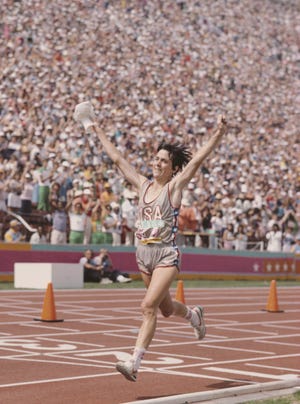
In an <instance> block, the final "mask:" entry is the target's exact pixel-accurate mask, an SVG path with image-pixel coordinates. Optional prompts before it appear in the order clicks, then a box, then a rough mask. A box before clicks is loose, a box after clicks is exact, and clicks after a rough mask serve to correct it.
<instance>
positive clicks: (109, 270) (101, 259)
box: [94, 248, 132, 283]
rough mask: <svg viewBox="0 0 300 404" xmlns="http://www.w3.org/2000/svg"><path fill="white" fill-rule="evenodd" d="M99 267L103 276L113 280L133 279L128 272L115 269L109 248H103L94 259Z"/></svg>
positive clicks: (122, 281) (126, 281) (126, 280)
mask: <svg viewBox="0 0 300 404" xmlns="http://www.w3.org/2000/svg"><path fill="white" fill-rule="evenodd" d="M94 262H95V264H96V265H97V267H99V268H100V269H101V273H102V277H104V278H108V279H110V280H111V281H112V282H119V283H128V282H131V281H132V279H131V278H130V277H129V276H128V274H126V273H121V272H120V271H119V270H117V269H115V268H114V266H113V262H112V259H111V256H110V254H109V252H108V250H107V249H105V248H101V249H100V251H99V255H97V256H96V257H95V259H94Z"/></svg>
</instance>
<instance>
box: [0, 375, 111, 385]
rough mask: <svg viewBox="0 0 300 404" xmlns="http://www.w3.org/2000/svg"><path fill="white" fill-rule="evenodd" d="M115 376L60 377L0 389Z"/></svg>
mask: <svg viewBox="0 0 300 404" xmlns="http://www.w3.org/2000/svg"><path fill="white" fill-rule="evenodd" d="M116 374H117V373H116V372H110V373H99V374H94V375H85V376H74V377H62V378H57V379H44V380H33V381H30V382H20V383H9V384H0V388H4V387H17V386H30V385H35V384H45V383H56V382H66V381H70V380H83V379H93V378H96V377H105V376H115V375H116Z"/></svg>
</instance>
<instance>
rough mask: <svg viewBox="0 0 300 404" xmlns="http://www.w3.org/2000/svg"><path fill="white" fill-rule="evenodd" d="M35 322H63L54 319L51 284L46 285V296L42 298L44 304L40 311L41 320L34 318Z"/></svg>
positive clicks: (54, 311)
mask: <svg viewBox="0 0 300 404" xmlns="http://www.w3.org/2000/svg"><path fill="white" fill-rule="evenodd" d="M34 320H36V321H46V322H50V323H51V322H58V321H64V320H57V319H56V310H55V303H54V294H53V287H52V283H48V286H47V290H46V294H45V297H44V304H43V310H42V318H34Z"/></svg>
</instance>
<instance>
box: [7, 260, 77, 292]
mask: <svg viewBox="0 0 300 404" xmlns="http://www.w3.org/2000/svg"><path fill="white" fill-rule="evenodd" d="M48 283H52V285H53V287H54V288H63V289H78V288H83V267H82V265H81V264H65V263H63V264H58V263H57V264H51V263H45V262H39V263H37V262H16V263H15V264H14V286H15V288H29V289H46V288H47V285H48Z"/></svg>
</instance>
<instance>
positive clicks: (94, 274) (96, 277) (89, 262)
mask: <svg viewBox="0 0 300 404" xmlns="http://www.w3.org/2000/svg"><path fill="white" fill-rule="evenodd" d="M79 263H80V264H81V265H82V266H83V281H84V282H99V283H100V282H101V281H102V278H103V276H102V268H100V265H97V264H95V261H94V259H93V251H92V250H91V249H87V250H85V251H84V256H83V257H81V258H80V260H79ZM107 283H112V281H108V282H107Z"/></svg>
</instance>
